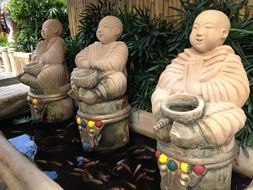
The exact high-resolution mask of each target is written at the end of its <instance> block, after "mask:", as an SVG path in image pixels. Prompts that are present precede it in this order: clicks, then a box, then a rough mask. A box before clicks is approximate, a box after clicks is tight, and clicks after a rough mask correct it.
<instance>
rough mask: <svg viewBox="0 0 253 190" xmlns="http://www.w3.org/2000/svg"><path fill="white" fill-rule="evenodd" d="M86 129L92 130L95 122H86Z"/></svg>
mask: <svg viewBox="0 0 253 190" xmlns="http://www.w3.org/2000/svg"><path fill="white" fill-rule="evenodd" d="M87 125H88V127H90V128H93V127H94V126H95V121H88V124H87Z"/></svg>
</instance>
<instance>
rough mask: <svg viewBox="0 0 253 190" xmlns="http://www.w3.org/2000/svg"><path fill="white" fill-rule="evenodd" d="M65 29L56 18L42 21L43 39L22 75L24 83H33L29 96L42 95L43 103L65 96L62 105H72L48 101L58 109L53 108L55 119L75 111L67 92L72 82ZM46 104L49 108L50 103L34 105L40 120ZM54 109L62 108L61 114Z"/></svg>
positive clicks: (58, 110) (63, 117)
mask: <svg viewBox="0 0 253 190" xmlns="http://www.w3.org/2000/svg"><path fill="white" fill-rule="evenodd" d="M62 32H63V26H62V24H61V23H60V22H59V21H58V20H56V19H49V20H47V21H45V22H44V23H43V26H42V31H41V35H42V37H43V39H44V40H42V41H41V42H39V43H38V44H37V46H36V49H35V51H34V52H33V55H32V61H31V62H30V63H28V64H27V65H25V66H24V73H23V74H21V75H20V76H19V77H20V80H21V81H22V82H23V83H25V84H27V85H28V86H30V87H31V90H30V93H29V97H30V99H29V98H28V99H29V100H31V99H41V100H44V101H43V102H44V104H45V103H48V102H54V101H58V100H59V101H58V102H60V100H62V102H61V103H62V105H66V108H69V111H63V110H61V111H60V108H59V106H60V104H61V103H59V105H58V103H57V105H58V106H56V104H49V105H54V106H55V108H52V109H55V110H54V111H51V112H50V113H51V114H52V115H51V116H52V118H51V119H50V120H54V119H53V117H55V119H56V118H57V119H61V117H62V119H66V118H69V117H70V116H71V115H72V113H71V112H72V111H73V108H72V101H71V100H70V98H69V97H68V96H67V92H68V91H69V89H70V85H69V74H68V71H67V66H66V63H65V43H64V40H63V38H62V37H61V35H62ZM66 98H67V99H66ZM64 99H65V100H64ZM31 101H32V100H31ZM63 101H65V103H66V104H64V103H63ZM35 102H36V101H35ZM37 102H38V101H37ZM39 102H41V101H39ZM44 104H43V105H44ZM46 107H47V108H50V106H48V105H47V106H42V107H41V106H39V105H35V106H33V108H35V109H33V111H34V114H35V113H36V115H37V116H36V117H37V119H38V120H42V117H43V115H44V114H43V113H44V111H45V109H46ZM57 107H58V108H57ZM42 108H43V109H42ZM42 110H43V111H42ZM48 111H49V109H48ZM55 111H56V112H59V115H58V116H56V115H57V114H53V113H55ZM63 112H65V113H63ZM67 112H68V113H67ZM39 115H40V116H39ZM46 115H47V114H46ZM53 115H55V116H53ZM49 117H50V116H49ZM39 118H40V119H39Z"/></svg>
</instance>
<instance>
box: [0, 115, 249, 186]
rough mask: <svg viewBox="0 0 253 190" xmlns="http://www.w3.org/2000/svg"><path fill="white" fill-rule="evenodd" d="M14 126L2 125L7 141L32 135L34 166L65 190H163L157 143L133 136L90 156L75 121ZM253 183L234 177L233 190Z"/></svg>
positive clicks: (246, 179) (139, 136)
mask: <svg viewBox="0 0 253 190" xmlns="http://www.w3.org/2000/svg"><path fill="white" fill-rule="evenodd" d="M16 121H17V120H16ZM19 121H20V120H19ZM73 121H74V120H73ZM12 122H13V120H11V119H9V120H4V121H2V122H1V123H2V124H1V127H0V130H1V131H2V132H3V133H4V134H5V135H6V137H7V138H12V137H15V136H18V135H22V134H24V133H26V134H29V135H31V136H32V137H33V138H34V140H35V142H36V144H37V145H38V153H37V155H36V156H35V160H34V162H35V163H36V164H37V165H38V167H39V168H40V169H41V170H42V171H47V173H53V174H54V175H53V177H54V179H55V181H56V182H57V183H58V184H59V185H61V186H62V187H63V188H64V190H73V189H74V190H83V189H85V190H120V189H121V190H123V189H126V190H132V189H133V190H135V189H140V190H149V189H150V190H159V189H160V175H159V170H158V168H157V162H156V158H155V157H154V154H155V147H156V142H155V141H154V140H151V139H149V138H147V137H144V136H142V135H138V134H133V133H131V134H130V136H131V138H130V143H129V144H128V145H126V146H125V147H122V148H120V149H118V150H116V151H113V152H110V153H106V154H101V153H92V152H88V153H86V152H83V151H82V148H81V143H80V136H79V132H78V129H77V125H76V124H75V123H74V122H72V121H68V122H65V123H58V124H40V125H36V124H32V123H24V124H18V125H14V124H13V123H12ZM55 172H56V173H55ZM55 174H57V175H55ZM250 182H251V179H249V178H247V177H245V176H242V175H240V174H237V173H233V176H232V184H231V190H243V189H245V188H246V187H247V186H248V184H249V183H250Z"/></svg>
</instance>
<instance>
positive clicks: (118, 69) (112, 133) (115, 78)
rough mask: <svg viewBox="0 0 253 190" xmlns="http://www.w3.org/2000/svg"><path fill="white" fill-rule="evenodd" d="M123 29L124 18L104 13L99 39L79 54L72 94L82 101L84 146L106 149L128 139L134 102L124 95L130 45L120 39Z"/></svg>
mask: <svg viewBox="0 0 253 190" xmlns="http://www.w3.org/2000/svg"><path fill="white" fill-rule="evenodd" d="M122 31H123V25H122V23H121V21H120V19H118V18H117V17H114V16H106V17H104V18H103V19H101V21H100V22H99V25H98V28H97V32H96V36H97V39H98V40H99V41H96V42H94V43H93V44H91V45H89V46H88V47H85V48H84V49H83V50H82V51H81V52H79V53H78V54H77V55H76V58H75V63H76V66H77V67H76V68H75V69H74V70H73V72H72V74H71V90H70V91H69V93H68V94H69V96H70V97H72V98H74V99H76V100H77V101H79V102H80V103H79V110H78V113H77V123H78V124H79V130H80V134H81V138H82V143H83V148H84V150H97V151H104V152H105V151H110V150H113V149H115V148H118V147H120V146H123V145H125V144H126V143H127V142H128V122H127V117H128V113H129V110H130V106H129V105H128V103H127V100H126V98H125V97H124V94H125V91H126V88H127V72H126V63H127V58H128V48H127V46H126V44H125V43H124V42H121V41H117V40H118V39H119V37H120V36H121V34H122ZM96 124H97V125H96ZM98 126H99V127H98Z"/></svg>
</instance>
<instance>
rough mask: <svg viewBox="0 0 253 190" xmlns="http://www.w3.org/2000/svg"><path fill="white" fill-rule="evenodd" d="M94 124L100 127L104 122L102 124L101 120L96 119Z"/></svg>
mask: <svg viewBox="0 0 253 190" xmlns="http://www.w3.org/2000/svg"><path fill="white" fill-rule="evenodd" d="M95 125H96V127H97V128H101V127H103V125H104V124H103V122H102V121H100V120H97V121H95Z"/></svg>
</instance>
